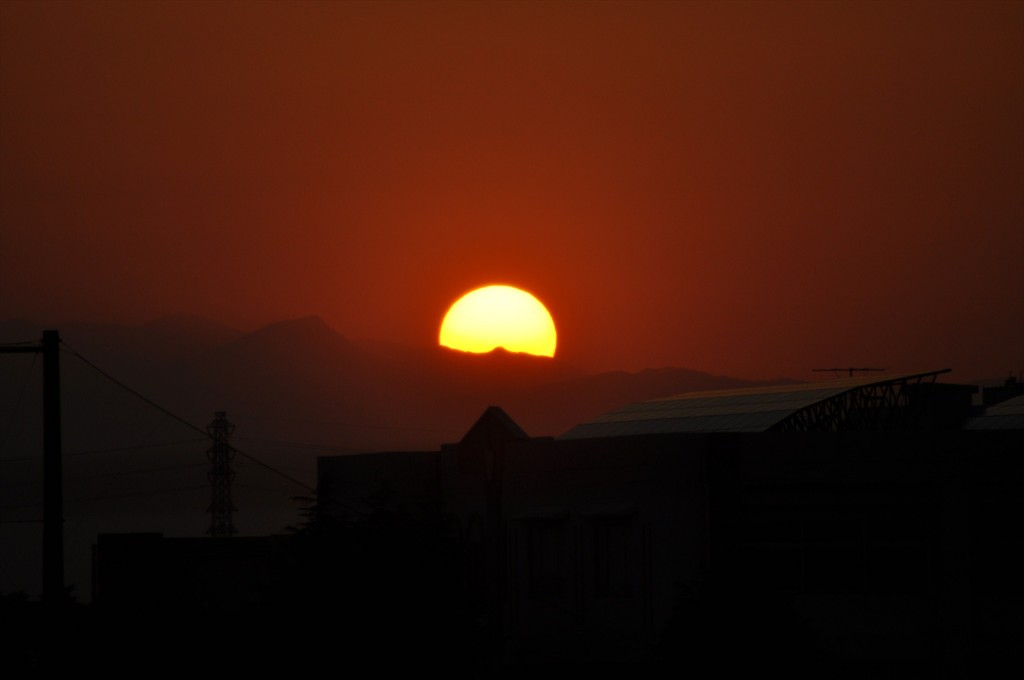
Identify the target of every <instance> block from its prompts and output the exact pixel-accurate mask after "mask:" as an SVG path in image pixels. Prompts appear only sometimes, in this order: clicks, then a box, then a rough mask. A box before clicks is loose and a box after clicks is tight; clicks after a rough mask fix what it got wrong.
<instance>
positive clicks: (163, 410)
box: [63, 343, 316, 493]
mask: <svg viewBox="0 0 1024 680" xmlns="http://www.w3.org/2000/svg"><path fill="white" fill-rule="evenodd" d="M63 345H64V347H66V348H67V349H66V351H67V352H68V353H70V354H71V355H72V356H74V357H75V358H76V359H78V360H79V361H81V362H82V363H84V364H85V365H86V366H88V367H89V368H91V369H93V370H94V371H96V372H97V373H99V374H100V375H102V376H103V377H104V378H106V379H107V380H109V381H110V382H112V383H114V384H115V385H117V386H118V387H120V388H121V389H123V390H125V391H126V392H128V393H130V394H132V395H133V396H135V397H136V398H138V399H141V400H142V401H144V402H145V403H147V404H149V405H150V406H152V407H153V408H155V409H157V410H158V411H160V412H161V413H163V414H165V415H167V416H169V417H171V418H173V419H175V420H177V421H178V422H179V423H181V424H182V425H185V426H186V427H188V428H191V429H193V430H195V431H196V432H198V433H199V434H201V435H203V436H204V438H209V433H207V432H206V430H204V429H202V428H200V427H197V426H196V425H193V424H192V423H190V422H188V421H187V420H185V419H184V418H182V417H181V416H179V415H178V414H176V413H173V412H171V411H169V410H167V409H166V408H164V407H163V406H161V405H160V404H158V403H156V402H155V401H153V400H152V399H150V398H149V397H147V396H145V395H143V394H142V393H140V392H138V391H137V390H134V389H132V388H131V387H129V386H128V385H125V384H124V383H123V382H121V381H120V380H118V379H117V378H115V377H114V376H112V375H111V374H109V373H107V372H106V371H104V370H103V369H102V368H100V367H99V366H97V365H96V364H94V363H92V362H91V361H89V360H88V359H86V358H85V357H84V356H82V355H81V354H79V353H78V352H77V351H76V350H75V349H74V348H73V347H71V346H70V345H68V344H67V343H63ZM232 448H234V447H232ZM234 451H235V453H237V454H238V455H240V456H242V457H243V458H246V459H247V460H249V461H251V462H253V463H256V464H257V465H259V466H261V467H263V468H266V469H267V470H270V471H271V472H273V473H274V474H276V475H279V476H281V477H283V478H285V479H287V480H288V481H290V482H292V483H293V484H296V485H298V486H301V487H302V488H303V489H306V490H307V491H312V492H313V493H316V489H314V488H313V487H311V486H309V485H308V484H306V483H304V482H300V481H299V480H297V479H295V478H294V477H292V476H290V475H287V474H285V473H283V472H281V471H280V470H278V469H276V468H274V467H273V466H271V465H268V464H266V463H264V462H263V461H261V460H259V459H257V458H255V457H253V456H251V455H249V454H248V453H245V452H244V451H240V450H239V449H234Z"/></svg>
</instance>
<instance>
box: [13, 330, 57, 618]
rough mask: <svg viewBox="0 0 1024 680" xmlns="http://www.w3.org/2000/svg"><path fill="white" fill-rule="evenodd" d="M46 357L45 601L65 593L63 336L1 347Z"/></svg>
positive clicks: (46, 336)
mask: <svg viewBox="0 0 1024 680" xmlns="http://www.w3.org/2000/svg"><path fill="white" fill-rule="evenodd" d="M27 352H34V353H42V355H43V602H45V603H48V604H51V605H55V604H59V603H60V602H62V601H63V600H64V598H65V592H64V475H63V471H62V469H61V465H62V461H61V427H60V333H59V332H58V331H43V341H42V344H40V345H20V346H8V347H0V354H19V353H27Z"/></svg>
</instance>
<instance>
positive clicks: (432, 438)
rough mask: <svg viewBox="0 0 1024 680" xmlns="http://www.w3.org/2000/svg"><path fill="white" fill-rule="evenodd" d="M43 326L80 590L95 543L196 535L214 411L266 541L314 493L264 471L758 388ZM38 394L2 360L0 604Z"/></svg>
mask: <svg viewBox="0 0 1024 680" xmlns="http://www.w3.org/2000/svg"><path fill="white" fill-rule="evenodd" d="M43 328H44V327H43V326H42V325H40V324H33V323H30V322H25V321H6V322H0V343H9V342H23V341H34V340H38V339H40V338H41V336H42V330H43ZM47 328H57V329H58V330H59V331H60V333H61V337H62V339H63V340H64V341H65V345H66V349H68V350H69V352H68V353H62V354H61V357H60V364H61V400H62V422H63V428H62V430H63V435H62V436H63V451H64V478H65V484H64V486H65V494H66V498H67V502H66V505H65V518H66V526H67V527H68V534H67V541H68V546H67V556H68V564H67V570H68V579H69V582H74V583H78V584H79V586H80V591H81V592H84V591H85V590H86V588H87V585H86V584H88V573H89V555H90V546H91V545H92V544H93V542H94V541H95V536H96V534H97V533H102V532H137V531H161V532H165V533H166V534H168V535H178V536H180V535H188V536H197V535H202V534H203V532H204V531H205V529H206V527H207V526H208V522H209V516H208V515H207V513H206V511H207V509H208V507H209V505H210V493H211V491H210V487H209V482H208V480H207V472H208V470H209V462H208V460H207V450H208V448H209V446H210V442H209V440H208V439H207V438H206V436H205V435H204V433H203V429H204V428H205V427H206V425H207V424H208V423H210V421H211V420H212V419H213V415H214V412H215V411H226V412H227V417H228V419H229V420H230V421H231V422H232V423H234V424H235V429H234V433H233V435H232V439H231V444H232V446H233V447H234V448H235V449H236V450H237V451H238V452H239V453H238V454H237V455H236V457H235V461H234V469H235V471H236V478H235V480H234V484H233V490H232V494H233V496H232V498H233V503H234V505H235V506H236V507H237V508H238V513H237V515H236V518H235V523H236V526H237V527H238V529H239V531H240V532H241V533H242V534H243V535H259V534H269V533H276V532H280V531H281V530H282V529H283V528H284V527H285V526H288V525H291V524H295V523H296V522H297V521H298V519H297V515H296V512H297V509H298V507H297V505H296V502H295V500H294V498H295V497H296V496H303V495H308V494H310V493H311V492H310V491H309V489H303V488H302V487H301V486H298V485H296V484H295V483H294V482H292V481H289V479H286V478H284V477H282V476H281V475H280V474H276V473H275V472H273V471H272V470H270V469H268V467H266V466H269V467H270V468H273V470H276V471H277V472H279V473H283V474H284V475H287V476H288V478H290V479H292V480H299V481H300V482H301V483H303V484H305V485H306V486H308V487H315V484H316V466H317V460H318V457H319V456H324V455H339V454H347V453H358V452H366V451H386V450H391V451H395V450H434V451H436V450H437V449H438V448H439V446H440V445H441V444H442V443H445V442H453V441H458V440H459V439H461V438H462V436H463V435H464V434H465V433H466V431H467V430H468V429H469V428H470V426H472V424H473V423H474V422H475V421H476V419H477V418H478V417H479V416H480V414H481V413H483V411H484V410H485V409H486V408H487V407H488V406H492V405H495V406H500V407H502V408H503V409H504V410H505V411H506V412H507V413H508V414H509V415H510V416H511V417H512V418H513V420H515V421H516V422H517V423H518V424H519V425H520V426H521V427H522V428H523V430H525V431H526V432H527V433H528V434H530V435H533V436H542V435H558V434H561V433H562V432H565V431H566V430H568V429H570V428H571V427H573V426H574V425H577V424H579V423H580V422H584V421H586V420H589V419H592V418H594V417H596V416H599V415H601V414H603V413H606V412H608V411H610V410H612V409H614V408H618V407H620V406H622V405H623V404H625V403H628V402H631V401H636V400H640V399H651V398H656V397H663V396H667V395H670V394H674V393H679V392H686V391H690V390H697V389H699V390H704V389H713V388H715V387H723V388H724V387H737V386H746V385H756V384H762V383H756V382H752V381H745V380H739V379H736V378H727V377H721V376H712V375H708V374H706V373H701V372H699V371H692V370H686V369H678V368H659V369H651V370H647V371H640V372H639V373H626V372H622V371H616V372H606V373H598V374H587V373H586V372H585V371H582V370H580V369H578V368H577V367H574V366H571V365H567V364H566V363H565V362H563V361H561V360H559V359H557V358H556V359H550V358H545V357H534V356H530V355H522V354H514V353H510V352H506V351H504V350H497V351H494V352H491V353H489V354H466V353H464V352H457V351H453V350H450V349H446V348H442V347H409V346H403V345H400V344H396V343H388V342H374V341H369V340H352V339H350V338H347V337H345V336H343V335H341V334H339V333H337V332H336V331H334V330H333V329H332V328H330V326H328V324H326V323H324V321H323V320H322V319H320V318H317V317H305V318H300V319H292V320H288V321H282V322H279V323H275V324H271V325H268V326H265V327H263V328H260V329H258V330H256V331H254V332H251V333H246V332H242V331H239V330H237V329H234V328H231V327H229V326H225V325H223V324H218V323H217V322H214V321H210V320H208V319H203V318H200V317H190V316H176V317H165V318H161V319H157V320H155V321H151V322H149V323H145V324H139V325H113V324H65V325H56V326H54V325H48V326H47ZM71 350H73V351H74V352H78V353H80V354H81V356H82V357H84V358H85V359H87V360H88V361H89V362H91V363H93V364H95V365H96V366H98V367H100V368H101V369H102V370H103V371H105V372H106V373H108V374H110V375H111V376H113V377H114V379H115V380H116V381H118V382H120V383H123V384H124V385H126V386H127V387H129V388H130V389H131V390H134V391H136V392H138V393H139V394H141V395H143V396H144V397H145V398H146V399H148V400H151V401H152V402H155V403H156V404H159V405H160V406H161V407H162V408H164V409H167V410H169V411H170V412H171V413H173V414H174V415H175V416H177V417H180V418H183V419H185V420H186V421H187V422H189V423H191V424H192V425H193V426H195V427H196V428H198V429H199V430H200V432H196V431H195V430H194V429H191V428H190V427H188V426H186V425H184V424H182V423H181V422H179V421H178V420H177V419H176V418H174V417H171V416H169V415H168V414H167V413H165V412H163V411H161V410H160V409H157V408H154V407H153V406H152V405H151V404H150V403H147V402H145V401H143V400H141V399H139V398H138V397H137V396H135V395H134V394H132V393H131V392H129V391H128V390H125V389H123V388H122V387H120V386H119V385H117V384H115V383H114V382H111V381H110V380H109V379H107V378H106V377H104V376H102V375H100V374H99V373H97V372H96V371H95V370H93V369H92V368H91V367H89V366H88V365H86V364H85V363H83V362H82V361H80V360H78V358H76V357H75V356H74V355H73V354H71V353H70V351H71ZM41 390H42V380H41V362H39V361H38V359H37V358H33V356H32V355H25V354H22V355H17V356H16V355H7V356H4V357H0V465H2V470H0V472H2V474H3V486H4V504H3V505H4V508H3V509H0V519H2V520H3V522H5V523H3V524H0V539H2V540H3V541H5V543H4V544H5V546H8V548H7V549H8V551H9V553H8V554H11V555H22V556H24V559H19V560H16V561H15V563H13V566H11V565H10V564H9V565H8V566H10V568H9V569H7V570H6V571H4V570H3V569H0V592H4V590H5V589H8V590H9V589H11V588H15V587H17V588H28V589H29V590H30V591H33V592H34V591H35V588H36V586H34V585H31V584H32V583H34V581H35V579H37V578H38V576H37V574H38V572H37V569H36V567H35V566H34V561H35V559H36V555H37V550H38V548H37V543H36V542H35V541H37V539H36V538H32V536H33V535H34V534H28V533H25V531H27V530H28V529H32V530H35V528H36V527H38V526H40V525H38V524H34V523H33V522H37V520H38V517H39V516H40V515H41V512H42V510H41V508H42V483H41V479H42V477H41V469H42V466H41V451H42V416H41V408H40V406H41V403H42V394H41ZM243 454H244V455H243ZM248 456H252V457H255V458H256V459H257V460H258V461H260V463H259V464H257V463H254V462H252V460H251V459H250V458H249V457H248ZM12 584H15V585H12ZM26 584H29V585H26Z"/></svg>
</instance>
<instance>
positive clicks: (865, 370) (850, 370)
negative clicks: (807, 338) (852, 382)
mask: <svg viewBox="0 0 1024 680" xmlns="http://www.w3.org/2000/svg"><path fill="white" fill-rule="evenodd" d="M884 370H885V369H884V368H851V367H847V368H812V369H811V371H813V372H815V373H821V372H825V371H832V372H833V373H835V374H836V375H839V372H840V371H847V372H848V374H849V376H850V377H851V378H852V377H853V372H854V371H864V372H867V371H884Z"/></svg>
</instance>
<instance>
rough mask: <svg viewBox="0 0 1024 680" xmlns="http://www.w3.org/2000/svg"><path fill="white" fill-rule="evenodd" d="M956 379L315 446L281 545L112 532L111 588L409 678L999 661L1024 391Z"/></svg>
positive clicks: (1014, 574)
mask: <svg viewBox="0 0 1024 680" xmlns="http://www.w3.org/2000/svg"><path fill="white" fill-rule="evenodd" d="M940 373H941V372H938V371H936V372H929V373H916V374H900V375H874V376H871V377H863V378H845V379H837V380H830V381H826V382H817V383H809V384H803V385H784V386H776V387H765V388H752V389H739V390H724V391H717V392H702V393H691V394H684V395H677V396H675V397H671V398H667V399H657V400H652V401H647V402H640V403H636V404H630V405H627V406H624V407H622V408H621V409H617V410H616V411H613V412H611V413H608V414H605V415H603V416H600V417H597V418H595V419H593V420H591V421H589V422H586V423H581V424H579V425H578V426H576V427H574V428H572V429H571V430H569V431H568V432H566V433H565V434H563V435H562V436H560V437H556V438H552V437H530V436H529V435H528V434H527V433H526V432H524V431H523V430H522V429H521V428H520V427H519V426H518V425H517V424H516V423H515V421H514V420H513V419H512V418H511V417H510V416H509V415H508V414H507V413H505V412H504V411H503V410H502V409H501V408H499V407H496V406H492V407H490V408H487V409H486V410H485V411H484V412H483V413H482V414H481V416H480V417H479V418H478V419H477V421H476V422H475V423H474V424H473V425H472V427H470V428H469V430H468V431H467V432H466V434H465V435H464V436H463V437H462V439H461V440H460V441H458V442H454V443H451V444H446V445H444V446H442V447H441V448H440V450H436V451H411V452H410V451H406V452H379V453H369V454H361V455H345V456H329V457H322V458H320V459H319V461H318V494H317V502H316V506H315V508H312V509H311V513H312V515H313V517H314V520H313V521H312V522H310V523H309V524H308V525H307V526H304V527H302V528H300V530H299V531H298V532H296V533H295V534H294V535H293V536H290V537H273V538H268V539H258V540H252V541H248V542H246V540H245V539H240V538H237V537H235V538H221V539H214V538H208V539H167V538H162V537H159V536H153V535H141V536H140V535H135V536H110V535H108V536H101V537H100V540H99V544H98V547H97V553H96V577H95V578H96V583H97V588H96V591H95V596H96V597H95V602H96V604H97V605H98V606H99V607H100V608H101V609H102V610H105V611H108V612H113V613H115V614H117V613H118V612H126V611H127V612H137V611H139V610H140V609H144V608H145V604H144V603H145V602H147V601H149V602H150V603H152V604H154V605H159V606H160V607H164V608H166V607H168V606H171V605H173V607H174V611H175V612H176V613H177V615H179V616H187V612H189V611H197V610H198V611H205V612H211V611H213V612H223V611H230V612H232V613H234V614H235V615H236V620H244V621H246V622H248V624H249V630H252V629H258V630H260V631H266V630H269V629H270V628H269V626H270V624H269V623H268V622H276V624H275V625H277V626H278V627H279V628H276V629H275V630H279V629H280V627H281V626H286V625H288V624H287V623H282V622H292V621H296V620H298V621H305V622H306V626H305V627H304V628H303V629H302V631H303V633H302V639H301V640H300V641H298V642H297V644H302V645H305V646H306V647H307V649H308V650H309V651H310V653H320V654H325V655H328V656H329V655H331V654H335V652H334V651H331V650H336V649H343V651H344V654H346V655H347V658H349V659H356V658H359V659H361V660H371V661H374V660H375V661H374V662H376V663H382V664H385V663H391V664H392V665H394V664H398V665H402V664H405V666H406V667H413V666H416V667H419V666H422V665H423V664H430V663H435V662H436V663H445V664H447V665H448V667H450V668H455V667H458V666H460V665H462V666H474V667H479V666H487V667H494V666H506V667H507V666H519V667H527V668H528V667H531V666H535V665H536V666H543V667H549V666H563V665H566V666H567V667H572V668H578V667H582V666H585V665H588V664H600V665H601V666H602V667H603V666H605V665H607V664H626V665H628V667H638V666H644V667H648V666H657V667H661V668H665V669H670V670H680V671H687V672H691V673H697V674H700V675H703V676H710V675H721V674H727V673H730V674H731V673H739V672H753V671H763V670H765V669H768V668H771V669H775V670H785V672H786V673H787V674H788V675H790V676H791V677H792V676H796V677H811V676H814V677H821V676H822V675H825V676H829V677H908V676H909V677H921V676H927V677H964V676H970V675H972V674H976V673H978V672H981V671H983V670H984V669H985V668H991V669H996V668H1000V667H1001V665H1002V664H1005V663H1008V662H1014V661H1016V659H1015V658H1014V657H1015V655H1016V654H1017V652H1016V651H1015V650H1017V649H1019V648H1020V646H1021V642H1024V632H1022V626H1021V623H1020V616H1019V613H1020V611H1021V610H1022V606H1024V586H1022V579H1021V577H1020V575H1021V574H1022V573H1024V561H1022V558H1021V557H1020V555H1021V554H1022V553H1024V551H1022V550H1021V549H1020V548H1021V546H1020V543H1021V539H1020V531H1019V525H1020V520H1021V519H1022V518H1024V512H1022V504H1024V501H1022V496H1021V493H1020V483H1021V480H1022V479H1024V475H1022V472H1024V463H1022V460H1021V451H1024V396H1016V397H1014V396H1013V392H1012V391H1010V390H1003V391H999V390H996V392H995V393H994V394H993V395H989V398H987V399H986V398H985V397H984V395H983V398H982V399H981V400H977V399H976V396H977V394H976V393H977V391H978V390H977V388H976V387H974V386H968V385H953V384H943V383H937V382H935V379H936V376H937V375H939V374H940ZM1004 387H1005V386H1004ZM1000 395H1005V396H1006V398H1004V399H1002V400H1000V399H999V398H998V397H999V396H1000ZM975 401H980V405H975V403H974V402H975ZM236 548H237V549H236ZM232 573H234V574H235V576H234V577H233V576H232ZM203 574H206V576H204V575H203ZM147 598H148V599H147ZM325 612H330V613H331V615H330V616H329V618H328V619H324V618H323V617H324V615H325ZM257 621H259V623H258V624H256V623H255V622H257ZM322 621H327V622H326V623H323V622H322Z"/></svg>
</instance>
